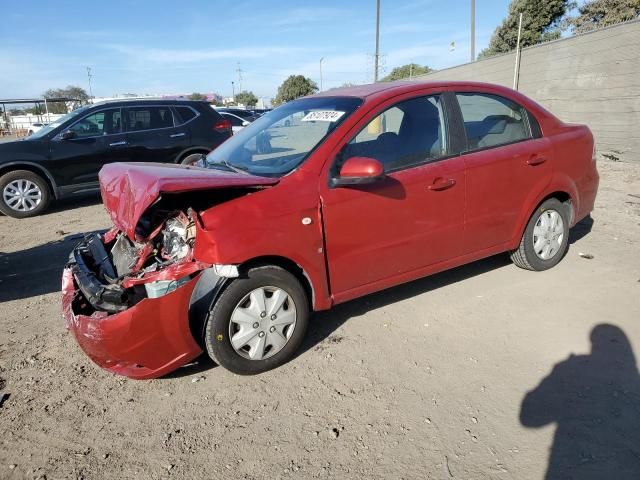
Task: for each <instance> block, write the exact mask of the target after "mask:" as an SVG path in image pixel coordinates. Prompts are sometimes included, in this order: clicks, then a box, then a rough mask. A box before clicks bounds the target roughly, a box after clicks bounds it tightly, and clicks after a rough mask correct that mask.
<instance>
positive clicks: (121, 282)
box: [73, 209, 208, 312]
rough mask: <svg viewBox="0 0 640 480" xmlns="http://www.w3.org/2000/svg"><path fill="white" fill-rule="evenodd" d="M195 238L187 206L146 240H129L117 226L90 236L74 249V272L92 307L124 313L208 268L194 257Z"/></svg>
mask: <svg viewBox="0 0 640 480" xmlns="http://www.w3.org/2000/svg"><path fill="white" fill-rule="evenodd" d="M195 237H196V225H195V212H194V211H193V210H191V209H188V210H187V212H186V213H185V212H184V211H175V212H172V213H171V215H169V216H168V218H167V220H165V221H164V222H163V223H161V224H160V225H159V226H158V227H157V228H156V229H155V230H154V231H153V232H152V234H151V235H150V236H149V239H148V240H147V241H142V242H138V241H132V240H131V239H129V238H128V237H127V235H125V234H124V233H123V232H120V231H118V230H117V229H115V228H114V229H112V230H109V231H108V232H106V233H105V234H104V235H103V236H100V235H97V234H92V235H90V236H87V238H86V239H85V242H83V244H82V247H79V248H77V249H76V250H75V251H74V253H73V257H74V258H73V261H74V263H75V266H74V269H75V270H74V273H75V275H76V276H77V277H82V278H83V280H84V281H81V282H78V283H79V284H80V288H81V290H82V291H83V293H84V295H85V297H86V298H87V300H88V301H89V303H90V304H91V305H92V306H93V307H94V308H95V309H97V310H102V311H106V312H118V311H122V310H125V309H127V308H129V307H130V306H132V305H134V304H135V303H137V302H138V301H140V300H142V299H143V298H145V297H148V298H157V297H159V296H162V295H166V294H167V293H170V292H171V291H173V290H175V289H176V288H177V287H179V286H180V285H182V284H183V283H185V282H187V281H189V280H190V279H191V278H192V275H194V274H195V273H196V272H198V271H200V270H202V269H203V268H206V267H207V266H208V265H203V264H201V263H200V262H197V261H194V259H193V246H194V242H195ZM87 308H89V306H87Z"/></svg>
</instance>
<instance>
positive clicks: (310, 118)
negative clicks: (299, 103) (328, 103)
mask: <svg viewBox="0 0 640 480" xmlns="http://www.w3.org/2000/svg"><path fill="white" fill-rule="evenodd" d="M342 115H344V112H340V111H338V110H316V111H315V112H309V113H307V114H306V115H305V116H304V117H303V118H302V120H300V121H301V122H317V121H319V122H335V121H337V120H338V119H339V118H340V117H341V116H342Z"/></svg>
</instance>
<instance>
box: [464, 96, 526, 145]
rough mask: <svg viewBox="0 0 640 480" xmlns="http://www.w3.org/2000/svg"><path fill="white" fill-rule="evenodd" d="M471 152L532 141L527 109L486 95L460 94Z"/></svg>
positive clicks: (509, 101) (501, 98) (498, 97)
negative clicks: (527, 140)
mask: <svg viewBox="0 0 640 480" xmlns="http://www.w3.org/2000/svg"><path fill="white" fill-rule="evenodd" d="M456 98H457V99H458V104H459V105H460V110H461V111H462V119H463V121H464V129H465V131H466V133H467V143H468V149H469V150H478V149H482V148H489V147H495V146H498V145H505V144H508V143H514V142H519V141H521V140H526V139H528V138H531V133H530V130H529V125H528V123H527V120H526V117H527V112H526V110H525V109H524V108H522V107H521V106H520V105H518V104H517V103H515V102H512V101H511V100H508V99H506V98H504V97H500V96H497V95H489V94H484V93H458V94H456Z"/></svg>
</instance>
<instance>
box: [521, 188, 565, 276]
mask: <svg viewBox="0 0 640 480" xmlns="http://www.w3.org/2000/svg"><path fill="white" fill-rule="evenodd" d="M569 208H570V207H568V206H567V205H566V204H564V203H562V202H560V201H559V200H557V199H555V198H550V199H549V200H546V201H544V202H543V203H542V204H541V205H540V206H539V207H538V208H537V209H536V211H535V212H534V213H533V215H531V218H530V219H529V223H527V228H525V230H524V233H523V234H522V239H521V240H520V245H519V246H518V248H517V249H516V250H513V251H512V252H511V260H512V261H513V263H515V264H516V265H517V266H518V267H520V268H524V269H526V270H534V271H537V272H541V271H543V270H548V269H549V268H551V267H554V266H556V265H557V264H558V263H559V262H560V260H562V258H563V257H564V255H565V254H566V253H567V247H568V245H569V211H568V210H569ZM556 214H557V216H556ZM558 218H559V219H561V220H562V225H561V226H560V225H559V222H558V221H557V219H558ZM545 222H547V223H545ZM554 222H555V227H554V228H552V227H553V225H554ZM546 225H551V226H549V227H546ZM547 228H549V230H547ZM536 233H538V235H536ZM534 235H535V239H536V242H534ZM545 235H547V236H548V237H547V236H545ZM545 245H546V246H545ZM547 248H548V250H547ZM545 252H546V253H545Z"/></svg>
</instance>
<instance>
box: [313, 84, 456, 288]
mask: <svg viewBox="0 0 640 480" xmlns="http://www.w3.org/2000/svg"><path fill="white" fill-rule="evenodd" d="M444 112H445V107H444V102H443V97H442V96H441V95H428V96H420V97H413V98H408V99H404V100H402V101H396V102H395V103H393V101H390V102H387V103H386V104H384V106H382V107H381V108H380V110H378V111H377V113H372V114H369V115H368V116H367V117H365V119H364V120H363V122H362V124H361V126H360V128H359V133H357V134H356V135H355V137H353V138H352V139H351V140H350V141H349V142H348V143H347V144H346V145H345V146H344V147H343V148H342V150H341V151H340V153H339V154H338V156H337V157H336V160H335V162H334V165H333V166H332V173H331V175H332V176H336V175H337V174H338V173H337V172H339V167H340V165H341V164H342V163H343V162H344V161H345V160H346V159H347V158H349V157H353V156H365V157H372V158H375V159H377V160H379V161H380V162H381V163H382V164H383V165H384V167H385V173H386V178H385V179H383V180H381V181H379V182H377V183H373V184H369V185H361V186H350V187H331V186H330V185H329V186H327V185H323V184H322V183H321V185H320V192H321V199H322V213H323V220H324V226H325V236H326V249H327V258H328V267H329V278H330V282H331V289H332V292H333V294H334V297H335V298H336V300H337V301H343V300H346V299H349V298H353V297H355V296H357V295H360V294H362V293H367V292H369V291H373V290H376V289H377V288H378V287H384V286H388V285H390V284H393V283H398V282H399V281H403V279H406V276H411V272H415V271H418V270H419V269H421V268H424V267H427V266H429V265H433V264H436V263H438V262H442V261H444V260H448V259H451V258H453V257H456V256H458V255H460V253H461V251H462V247H463V238H464V204H465V174H464V161H463V160H462V159H461V158H460V157H458V156H455V155H451V150H450V147H449V141H448V135H447V129H446V125H445V114H444ZM374 115H375V116H374ZM324 181H326V179H325V180H324Z"/></svg>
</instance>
